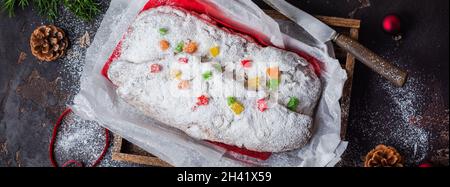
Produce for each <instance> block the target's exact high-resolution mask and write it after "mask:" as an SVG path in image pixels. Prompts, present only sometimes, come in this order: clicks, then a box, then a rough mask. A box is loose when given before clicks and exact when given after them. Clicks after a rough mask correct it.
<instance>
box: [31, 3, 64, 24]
mask: <svg viewBox="0 0 450 187" xmlns="http://www.w3.org/2000/svg"><path fill="white" fill-rule="evenodd" d="M60 2H61V0H34V1H33V3H34V6H36V7H37V10H38V13H39V15H41V16H44V17H47V18H48V19H49V20H55V19H56V18H57V17H58V7H59V3H60Z"/></svg>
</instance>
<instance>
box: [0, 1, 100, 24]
mask: <svg viewBox="0 0 450 187" xmlns="http://www.w3.org/2000/svg"><path fill="white" fill-rule="evenodd" d="M30 2H33V5H34V6H35V7H36V9H37V11H38V13H39V14H40V15H41V16H44V17H47V18H48V19H49V20H55V19H56V18H57V17H58V15H59V14H58V8H59V6H60V5H64V6H65V7H66V8H67V9H68V10H69V11H70V12H72V13H73V14H74V15H75V16H77V17H78V18H80V19H83V20H85V21H90V20H92V19H93V18H94V17H95V16H96V15H97V14H99V13H100V11H101V10H100V4H99V3H98V2H96V1H95V0H0V8H1V10H2V11H5V12H7V13H8V15H9V16H10V17H13V16H14V10H15V8H16V7H21V8H22V9H24V8H25V7H27V6H29V5H30Z"/></svg>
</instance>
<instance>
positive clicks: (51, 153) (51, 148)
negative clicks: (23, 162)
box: [48, 108, 109, 167]
mask: <svg viewBox="0 0 450 187" xmlns="http://www.w3.org/2000/svg"><path fill="white" fill-rule="evenodd" d="M70 112H72V110H71V109H70V108H68V109H66V110H65V111H64V112H63V113H62V114H61V116H59V118H58V121H56V123H55V127H54V128H53V133H52V138H51V140H50V145H49V149H48V152H49V157H50V162H51V163H52V166H53V167H58V163H57V162H56V159H55V155H54V148H55V143H56V137H57V135H58V129H59V127H60V126H61V123H62V121H63V120H64V118H65V117H66V116H67V115H68V114H69V113H70ZM108 148H109V131H108V129H105V146H104V147H103V151H102V153H101V154H100V156H99V157H98V158H97V160H96V161H95V162H94V163H93V164H92V165H91V167H96V166H97V165H99V164H100V162H101V161H102V160H103V158H104V157H105V155H106V152H107V151H108ZM71 164H75V165H76V166H77V167H84V164H83V163H81V162H79V161H76V160H69V161H67V162H65V163H64V164H63V165H62V167H67V166H69V165H71Z"/></svg>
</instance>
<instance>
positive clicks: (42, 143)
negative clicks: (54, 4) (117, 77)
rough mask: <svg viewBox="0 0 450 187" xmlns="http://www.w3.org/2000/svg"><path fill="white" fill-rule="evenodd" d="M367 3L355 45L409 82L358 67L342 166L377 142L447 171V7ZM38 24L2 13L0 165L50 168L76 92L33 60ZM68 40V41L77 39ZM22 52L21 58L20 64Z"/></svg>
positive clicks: (26, 14)
mask: <svg viewBox="0 0 450 187" xmlns="http://www.w3.org/2000/svg"><path fill="white" fill-rule="evenodd" d="M290 2H292V3H294V4H296V5H297V6H299V7H301V8H302V9H304V10H306V11H309V12H311V13H314V14H319V15H327V16H339V17H349V16H350V15H349V14H350V13H351V12H352V11H354V10H355V9H356V8H358V7H360V6H361V2H366V1H364V0H334V1H329V0H314V1H311V0H302V1H298V0H291V1H290ZM257 3H258V4H259V5H261V6H263V7H266V6H265V5H264V4H263V3H262V2H260V1H257ZM370 3H371V5H370V6H369V7H366V8H361V9H359V10H358V11H356V13H355V14H354V16H355V18H358V19H361V20H362V28H361V32H360V41H361V42H362V43H363V44H364V45H366V46H367V47H369V48H370V49H372V50H374V51H375V52H377V53H378V54H380V55H382V56H384V57H385V58H387V59H388V60H391V61H393V62H394V63H396V64H397V65H399V66H400V67H402V68H405V69H407V70H408V72H409V73H410V76H411V79H410V81H409V83H408V84H407V86H406V87H405V88H401V89H396V88H393V87H392V86H391V85H389V84H388V83H386V82H385V81H384V80H383V79H382V78H381V77H380V76H379V75H376V74H375V73H372V72H371V71H370V70H369V69H368V68H366V67H364V66H363V65H361V64H357V66H356V70H355V81H354V89H353V93H352V104H351V111H350V120H349V121H350V122H349V126H348V130H347V136H346V140H348V141H349V147H348V149H347V151H346V152H345V154H344V156H343V162H342V163H341V165H343V166H361V164H362V160H361V157H363V156H364V155H365V154H366V153H367V152H368V151H369V150H370V149H372V148H373V147H374V146H376V145H377V144H380V143H385V144H389V145H392V146H394V147H396V148H397V149H399V151H400V152H401V153H402V154H403V155H404V156H405V159H406V161H407V165H409V166H415V165H417V164H419V163H421V162H423V161H432V162H433V163H434V164H437V165H448V131H449V129H448V128H449V120H448V104H449V101H448V96H449V72H448V71H449V70H448V69H449V67H448V66H449V55H448V50H449V46H448V42H449V26H448V21H449V6H448V1H447V0H433V1H415V0H401V1H400V0H399V1H391V0H376V1H375V0H372V1H370ZM102 6H103V7H107V6H108V1H102ZM104 10H105V8H104ZM392 12H393V13H397V14H399V15H400V16H401V17H402V18H403V23H404V27H403V28H404V35H403V39H402V40H401V41H400V42H397V41H394V40H392V38H391V37H390V36H389V35H387V34H385V33H384V32H383V31H382V30H381V28H380V23H381V20H382V18H383V16H384V15H386V14H388V13H392ZM97 20H101V15H100V16H98V18H97ZM43 23H50V22H48V21H46V20H45V19H43V18H41V17H39V16H37V15H36V12H35V11H34V10H32V8H27V9H25V10H18V11H17V13H16V17H14V18H8V17H7V16H6V15H5V14H4V13H3V14H0V166H50V162H49V160H48V150H47V149H48V143H49V139H50V135H51V130H52V126H53V125H52V123H53V122H54V121H55V119H56V118H57V116H58V115H59V113H60V112H61V111H62V110H63V109H64V107H65V106H66V104H67V103H68V102H70V100H71V98H72V97H73V95H74V94H75V93H74V91H75V90H76V89H73V88H72V87H73V85H77V84H78V80H77V79H76V78H74V77H73V76H67V75H64V74H61V73H60V72H61V70H62V69H63V68H64V64H63V63H64V59H63V60H60V61H56V62H51V63H39V62H38V61H37V60H36V59H35V58H34V57H32V55H31V52H30V50H29V46H28V42H29V41H28V40H29V36H30V34H31V32H32V30H33V29H34V28H35V27H36V26H38V25H41V24H43ZM55 24H56V25H59V26H61V27H63V28H64V29H66V30H67V31H68V33H69V36H71V35H76V36H78V35H79V34H80V33H78V32H79V31H78V30H76V29H75V28H74V24H73V23H70V24H69V23H68V21H66V20H58V21H57V22H55ZM80 24H84V25H82V26H83V27H84V28H86V29H85V30H86V31H88V32H89V33H92V35H94V34H95V31H96V29H97V27H98V21H97V22H95V21H93V22H90V23H80ZM70 39H71V42H72V43H73V42H74V40H76V38H70ZM21 52H24V53H25V54H27V57H26V58H25V60H23V61H22V62H19V61H18V59H19V56H20V53H21ZM61 80H63V82H64V84H63V83H61ZM405 118H406V119H405ZM108 159H110V158H108ZM119 165H120V166H127V165H126V164H119Z"/></svg>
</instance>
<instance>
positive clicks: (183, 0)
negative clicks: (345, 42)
mask: <svg viewBox="0 0 450 187" xmlns="http://www.w3.org/2000/svg"><path fill="white" fill-rule="evenodd" d="M164 5H169V6H174V7H180V8H183V9H186V10H188V11H191V12H195V13H197V14H207V15H208V16H209V17H210V18H211V19H212V20H213V21H215V22H217V23H212V22H211V21H209V20H205V19H204V18H202V17H200V16H199V15H198V17H199V18H200V19H202V20H205V21H207V22H210V23H211V24H215V25H217V26H219V27H225V28H227V30H225V31H227V32H231V33H233V34H245V35H248V36H251V37H252V38H253V39H255V41H256V42H258V43H259V44H260V45H262V46H269V45H271V42H270V39H269V37H267V36H265V35H264V34H262V33H260V32H257V31H255V30H252V29H251V28H249V27H247V26H245V25H242V24H240V23H238V22H236V21H234V20H232V19H229V18H228V17H226V16H225V15H224V14H223V12H222V11H221V10H220V9H219V8H218V7H216V6H214V5H212V4H208V3H206V2H204V1H202V0H149V1H148V2H147V4H146V5H145V6H144V8H143V9H142V10H141V12H140V13H142V12H143V11H145V10H149V9H151V8H156V7H159V6H164ZM229 29H232V30H229ZM126 35H127V33H125V35H124V36H123V38H122V40H121V41H120V42H119V44H117V47H116V48H115V49H114V51H113V53H112V55H111V56H110V57H109V58H108V60H107V62H106V63H105V66H104V67H103V69H102V72H101V73H102V75H103V76H105V77H106V78H107V79H108V80H109V77H108V69H109V67H110V65H111V63H112V62H113V61H115V60H116V59H118V58H119V57H120V53H121V47H122V41H123V40H124V38H125V36H126ZM293 52H295V53H297V54H298V55H300V56H301V57H303V58H305V59H306V60H308V62H309V63H311V64H312V66H313V68H314V70H315V72H316V73H317V74H319V73H320V69H321V67H320V62H319V61H318V60H317V59H315V58H314V57H312V56H311V55H308V54H307V53H305V52H302V51H293ZM212 143H214V144H216V145H218V146H221V147H223V148H225V149H227V150H229V151H232V152H235V153H239V154H242V155H246V156H249V157H253V158H257V159H261V160H267V159H268V158H269V157H270V155H271V153H267V152H255V151H250V150H247V149H242V148H239V147H236V146H231V145H226V144H223V143H218V142H212Z"/></svg>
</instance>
